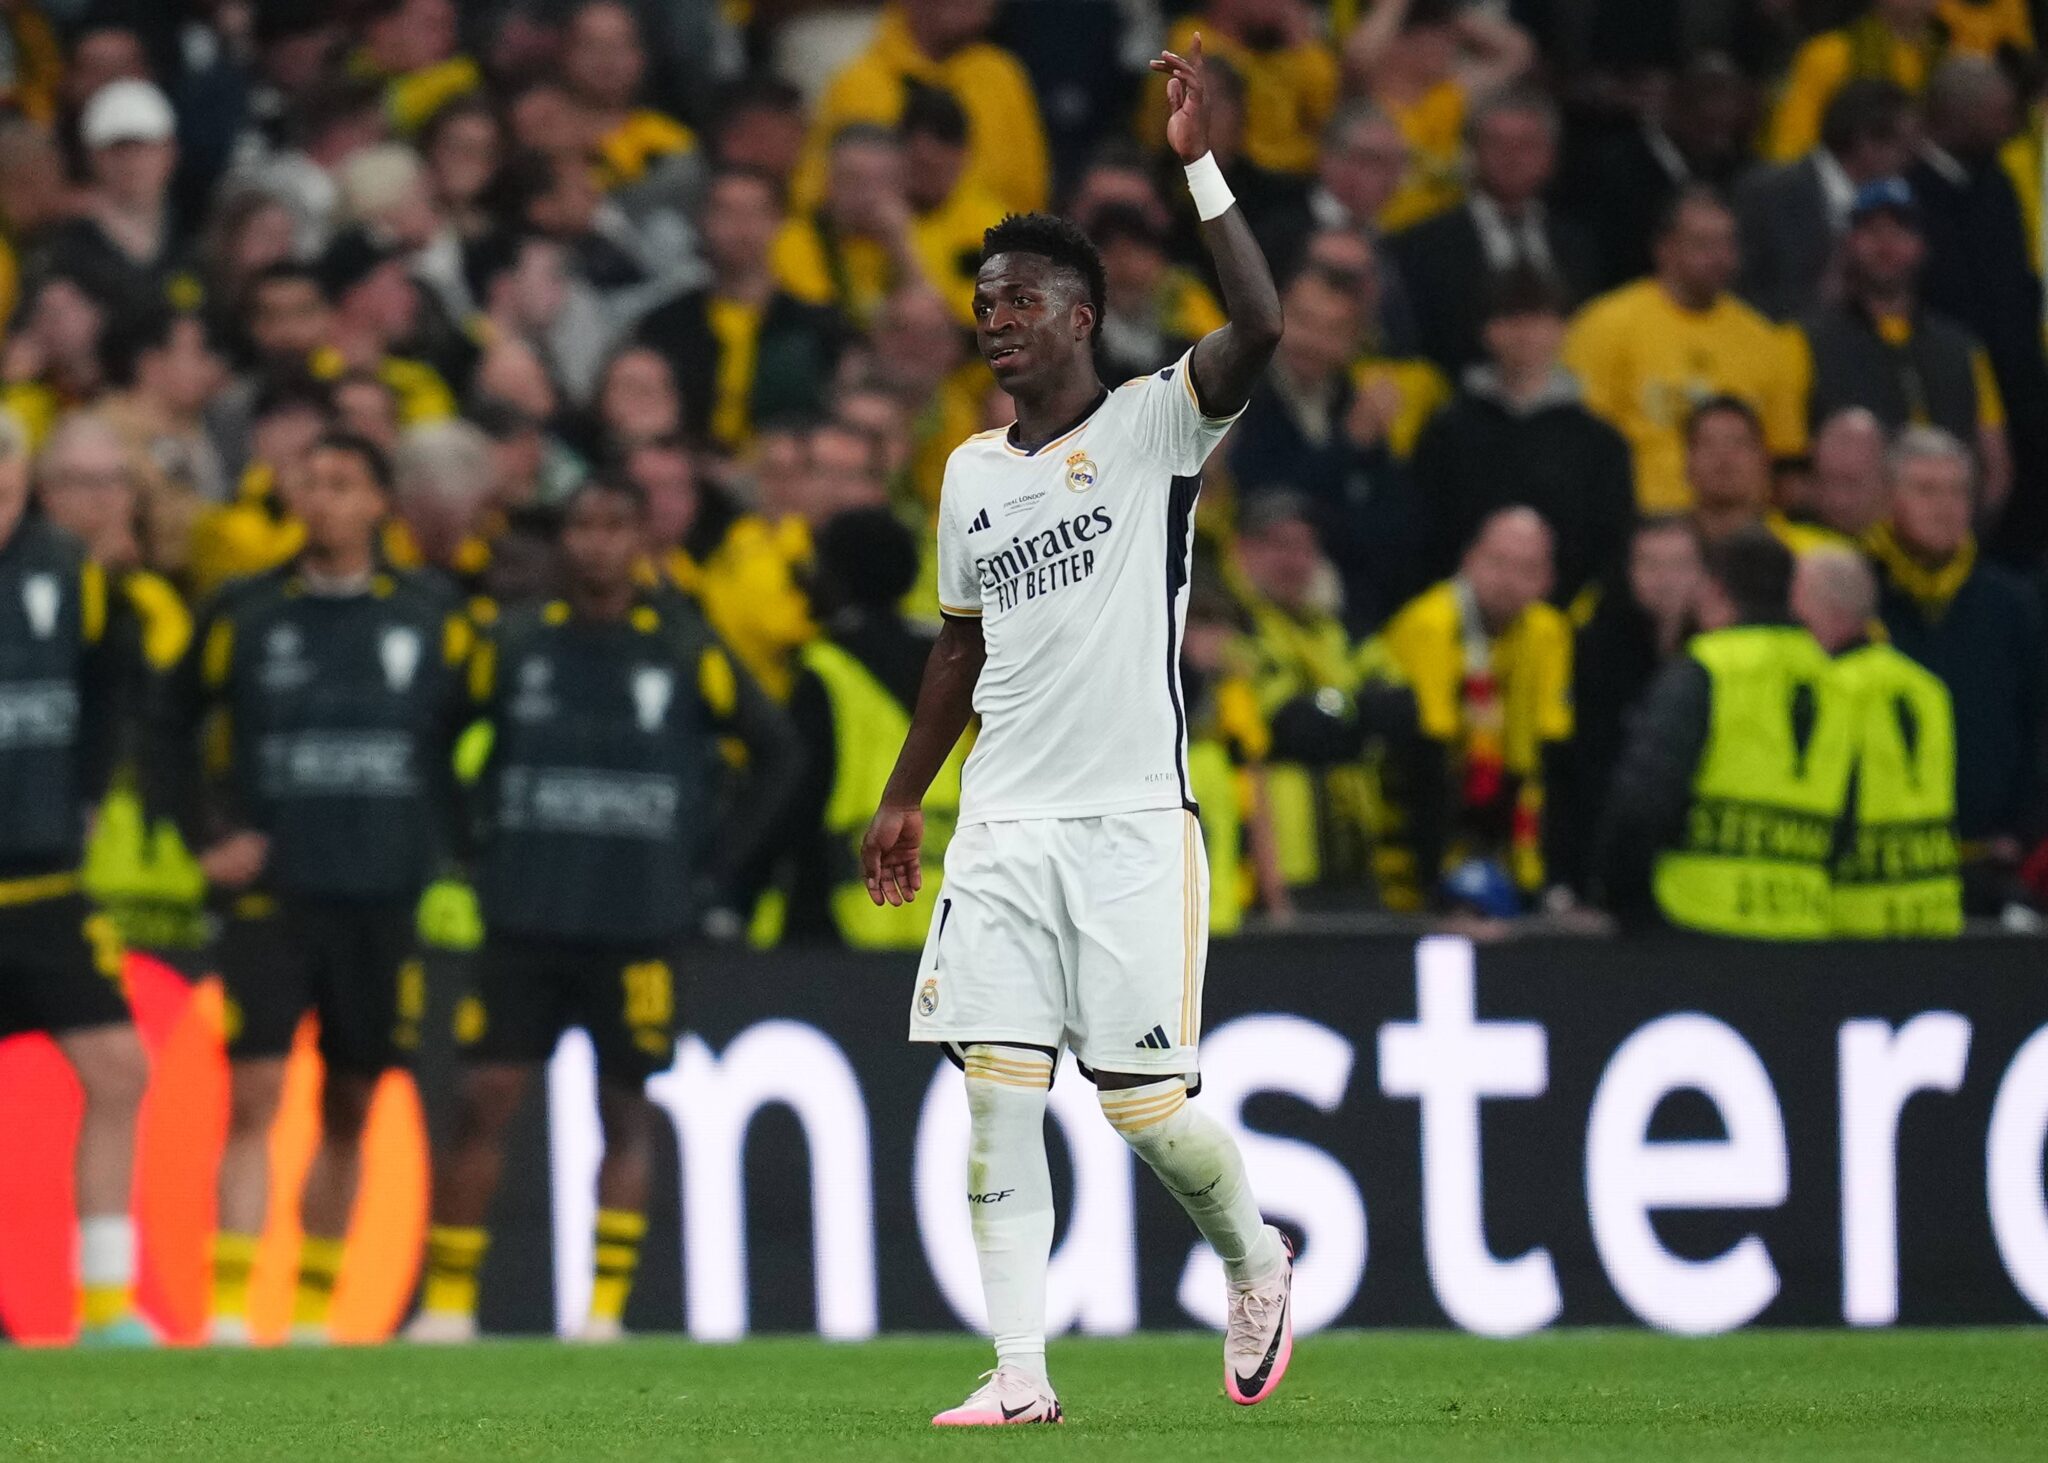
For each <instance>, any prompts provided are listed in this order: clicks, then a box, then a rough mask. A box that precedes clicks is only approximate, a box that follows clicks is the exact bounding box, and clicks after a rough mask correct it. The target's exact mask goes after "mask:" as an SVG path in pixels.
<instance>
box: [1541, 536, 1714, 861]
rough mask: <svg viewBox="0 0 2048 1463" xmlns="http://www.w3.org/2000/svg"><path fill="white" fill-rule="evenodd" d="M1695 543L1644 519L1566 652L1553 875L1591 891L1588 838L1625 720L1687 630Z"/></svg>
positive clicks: (1602, 810)
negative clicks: (1564, 793) (1562, 779)
mask: <svg viewBox="0 0 2048 1463" xmlns="http://www.w3.org/2000/svg"><path fill="white" fill-rule="evenodd" d="M1702 573H1703V571H1702V568H1701V561H1700V538H1699V534H1698V533H1697V532H1696V531H1695V530H1694V529H1693V526H1692V525H1691V524H1690V523H1689V522H1687V521H1686V520H1685V519H1683V518H1650V519H1645V520H1644V521H1643V522H1641V523H1639V524H1637V525H1636V528H1635V531H1634V533H1633V534H1632V535H1631V536H1630V538H1629V545H1628V566H1627V568H1626V570H1625V571H1624V573H1623V574H1622V575H1620V576H1619V577H1618V578H1616V579H1614V580H1611V581H1609V582H1608V583H1607V584H1606V585H1605V587H1604V588H1603V590H1602V592H1601V594H1600V598H1599V602H1598V604H1596V605H1595V606H1594V608H1593V613H1592V615H1591V616H1590V617H1589V618H1588V619H1587V620H1586V622H1585V624H1583V625H1582V626H1580V627H1579V631H1578V634H1577V637H1576V639H1575V640H1574V642H1573V647H1572V744H1571V751H1570V762H1571V767H1572V773H1571V787H1572V791H1573V806H1572V816H1571V817H1570V818H1569V819H1566V820H1564V821H1563V822H1561V823H1560V824H1559V825H1558V829H1557V831H1558V835H1559V837H1558V840H1557V843H1556V844H1555V845H1554V847H1555V848H1556V850H1557V854H1558V861H1559V868H1558V869H1557V870H1556V872H1555V873H1554V875H1553V877H1554V878H1557V879H1558V880H1560V881H1561V882H1563V883H1565V884H1568V885H1569V886H1570V887H1571V888H1572V889H1573V890H1574V891H1575V892H1577V893H1578V894H1579V895H1581V896H1590V894H1591V893H1592V874H1593V869H1592V853H1593V847H1592V845H1593V834H1594V831H1595V830H1596V829H1598V828H1599V827H1600V824H1601V821H1602V819H1603V818H1604V817H1605V814H1606V808H1607V784H1608V780H1609V779H1610V778H1611V777H1612V776H1613V774H1614V769H1615V768H1616V767H1617V766H1619V765H1620V763H1621V754H1622V750H1623V748H1624V746H1625V745H1626V743H1627V732H1628V721H1629V717H1630V715H1631V714H1632V713H1633V712H1634V710H1635V708H1636V707H1637V705H1638V704H1639V703H1640V702H1641V701H1642V699H1643V695H1644V693H1645V692H1646V691H1648V690H1649V687H1650V683H1651V682H1652V681H1653V680H1654V679H1656V676H1657V673H1658V672H1659V671H1660V670H1662V669H1663V668H1664V666H1665V665H1667V664H1669V663H1670V661H1671V660H1672V658H1673V657H1675V656H1677V655H1678V654H1679V653H1680V652H1682V651H1683V650H1684V649H1685V642H1686V640H1687V639H1688V637H1690V636H1691V635H1692V633H1693V630H1694V628H1695V626H1694V612H1695V610H1696V608H1697V606H1698V602H1699V594H1700V585H1701V579H1702Z"/></svg>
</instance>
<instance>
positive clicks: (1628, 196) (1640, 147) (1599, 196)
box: [1567, 0, 1756, 287]
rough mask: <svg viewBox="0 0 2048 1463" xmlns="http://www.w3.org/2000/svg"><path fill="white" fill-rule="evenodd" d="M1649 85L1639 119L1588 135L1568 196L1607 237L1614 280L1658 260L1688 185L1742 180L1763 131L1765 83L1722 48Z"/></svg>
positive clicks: (1602, 245) (1637, 109)
mask: <svg viewBox="0 0 2048 1463" xmlns="http://www.w3.org/2000/svg"><path fill="white" fill-rule="evenodd" d="M1621 3H1623V4H1625V3H1626V0H1621ZM1628 8H1630V9H1634V8H1636V7H1634V6H1629V7H1628ZM1641 90H1642V92H1643V93H1644V94H1643V95H1642V96H1641V97H1640V99H1639V100H1638V101H1637V103H1636V105H1635V106H1634V107H1632V108H1631V112H1632V113H1633V114H1634V115H1632V116H1631V125H1628V126H1625V127H1623V128H1622V129H1621V130H1620V131H1619V132H1617V133H1615V134H1614V135H1612V136H1609V137H1605V138H1601V139H1599V140H1597V141H1596V140H1594V139H1590V138H1589V139H1585V140H1584V142H1583V144H1582V146H1581V148H1580V159H1579V162H1578V165H1577V167H1576V168H1575V170H1574V173H1573V177H1572V178H1571V180H1570V183H1571V186H1570V189H1569V198H1568V202H1569V203H1570V204H1571V205H1572V206H1574V207H1576V208H1577V209H1578V210H1579V214H1580V217H1581V218H1582V219H1583V220H1584V221H1585V222H1586V224H1587V225H1588V226H1589V227H1591V228H1592V229H1593V231H1594V233H1595V236H1596V237H1597V239H1598V242H1599V255H1600V262H1601V264H1602V266H1603V268H1604V275H1603V283H1605V284H1606V285H1607V286H1609V287H1612V286H1615V285H1621V284H1626V283H1628V282H1629V281H1630V280H1633V279H1639V278H1641V277H1642V276H1643V275H1645V274H1648V273H1649V272H1650V271H1651V270H1652V269H1653V268H1654V267H1655V258H1654V247H1655V243H1656V236H1657V229H1658V226H1659V225H1660V224H1661V223H1662V221H1663V219H1664V216H1665V215H1666V214H1667V213H1668V212H1670V209H1671V204H1672V202H1673V200H1675V199H1676V198H1677V197H1678V195H1679V194H1680V193H1681V192H1683V191H1684V190H1685V189H1686V188H1689V187H1691V186H1693V185H1694V184H1700V183H1704V184H1707V185H1709V186H1711V187H1713V188H1715V189H1717V190H1720V191H1722V192H1726V191H1727V190H1728V189H1730V188H1731V187H1733V186H1734V184H1735V181H1736V179H1737V178H1738V177H1739V176H1740V175H1741V174H1742V173H1743V171H1744V170H1745V169H1746V168H1747V167H1748V166H1749V162H1750V138H1751V135H1752V134H1753V133H1754V132H1755V130H1756V129H1755V122H1756V86H1755V84H1754V83H1752V82H1751V81H1750V79H1749V78H1748V77H1747V76H1745V75H1743V74H1742V72H1740V71H1739V70H1737V69H1736V67H1735V63H1734V62H1732V61H1730V60H1729V59H1728V57H1727V56H1726V55H1724V54H1721V53H1720V52H1716V51H1707V52H1703V53H1700V54H1696V55H1693V56H1692V57H1691V58H1690V59H1689V60H1688V61H1687V62H1686V64H1685V66H1684V68H1683V69H1682V70H1681V71H1679V73H1678V75H1677V77H1676V78H1674V79H1673V80H1672V81H1671V82H1670V84H1669V86H1668V88H1667V87H1664V86H1646V87H1643V88H1642V89H1641ZM1571 160H1572V159H1571V157H1570V154H1569V151H1568V153H1567V161H1568V162H1570V161H1571Z"/></svg>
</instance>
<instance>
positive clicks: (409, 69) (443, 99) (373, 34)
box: [349, 0, 483, 136]
mask: <svg viewBox="0 0 2048 1463" xmlns="http://www.w3.org/2000/svg"><path fill="white" fill-rule="evenodd" d="M362 38H363V44H362V47H361V49H359V50H358V51H357V52H356V53H355V54H354V55H353V56H351V57H350V58H349V68H350V70H351V71H352V72H354V73H355V74H356V75H358V76H363V77H367V78H369V79H371V80H374V81H377V82H378V83H380V84H381V85H382V86H383V88H384V111H385V114H386V115H387V116H389V117H390V119H391V125H392V126H393V127H394V128H395V129H396V130H397V131H398V132H400V133H402V134H405V135H408V136H409V135H411V134H412V133H415V132H417V131H419V130H420V128H422V127H424V126H425V125H426V124H427V123H428V121H430V120H431V119H432V118H433V115H434V113H436V112H438V111H439V110H440V109H441V108H442V107H444V106H446V105H448V103H450V102H452V101H454V100H455V99H456V98H458V97H462V96H466V95H468V94H469V93H470V92H473V91H475V90H476V89H477V88H478V87H479V86H481V85H482V84H483V73H482V71H481V70H479V69H478V67H477V64H476V62H475V61H474V60H472V59H471V58H470V57H468V56H466V55H463V54H462V52H461V49H460V47H461V39H460V37H459V36H458V35H457V33H456V11H455V3H454V0H367V4H366V5H365V6H364V16H363V22H362Z"/></svg>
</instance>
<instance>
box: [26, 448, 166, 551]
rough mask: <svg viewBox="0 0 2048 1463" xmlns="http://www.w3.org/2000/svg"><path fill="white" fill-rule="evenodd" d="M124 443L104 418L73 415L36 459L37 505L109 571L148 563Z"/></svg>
mask: <svg viewBox="0 0 2048 1463" xmlns="http://www.w3.org/2000/svg"><path fill="white" fill-rule="evenodd" d="M137 488H138V484H137V481H136V476H135V470H134V464H133V462H132V460H131V459H130V457H129V452H128V444H127V443H126V442H124V441H123V440H122V439H121V434H120V433H119V432H117V431H115V430H114V427H113V425H112V424H111V423H110V422H108V421H107V420H106V419H105V418H103V417H98V416H94V415H92V414H91V413H89V412H76V413H73V414H72V415H70V416H68V417H66V418H65V419H64V420H63V421H62V422H60V423H58V425H57V429H56V430H55V431H54V432H52V433H51V434H50V440H49V441H48V442H46V443H45V444H44V445H43V450H42V453H41V455H40V456H38V457H37V458H36V501H37V503H38V504H39V505H40V506H41V508H42V510H43V516H44V517H46V518H47V519H48V520H49V521H50V523H51V524H52V525H53V526H55V527H57V528H60V529H62V530H63V531H64V532H66V533H68V534H70V535H71V536H72V537H73V538H74V539H76V540H78V542H79V543H80V544H81V545H83V546H84V549H85V552H86V553H87V554H88V555H89V556H90V557H91V558H93V559H94V560H96V561H97V562H99V563H101V564H104V565H105V566H107V567H108V568H109V569H116V570H121V569H135V568H140V567H141V566H142V565H144V564H145V563H146V562H147V561H148V550H149V546H150V545H149V540H148V537H147V527H146V524H145V520H144V514H145V512H146V509H145V506H144V504H143V502H142V499H141V494H140V493H139V492H138V491H137Z"/></svg>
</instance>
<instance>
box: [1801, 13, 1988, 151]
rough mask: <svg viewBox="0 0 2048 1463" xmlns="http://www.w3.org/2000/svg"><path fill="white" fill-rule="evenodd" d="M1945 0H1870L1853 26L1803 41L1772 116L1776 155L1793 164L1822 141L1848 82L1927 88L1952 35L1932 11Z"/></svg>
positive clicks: (1915, 93) (1917, 90)
mask: <svg viewBox="0 0 2048 1463" xmlns="http://www.w3.org/2000/svg"><path fill="white" fill-rule="evenodd" d="M1939 4H1940V0H1872V3H1871V4H1870V6H1869V7H1868V8H1867V10H1866V11H1865V12H1864V13H1863V14H1862V15H1860V16H1858V17H1857V18H1856V19H1855V20H1853V21H1852V22H1850V23H1849V24H1848V25H1847V26H1845V27H1843V28H1842V29H1840V30H1831V31H1827V32H1824V33H1823V34H1821V35H1818V36H1815V37H1814V38H1813V39H1812V40H1810V41H1808V42H1807V43H1806V44H1805V45H1804V46H1802V47H1800V49H1799V54H1798V55H1797V56H1796V57H1794V58H1793V62H1792V73H1791V75H1790V76H1788V77H1787V78H1786V80H1785V90H1784V93H1783V95H1782V96H1780V97H1779V99H1778V110H1777V112H1776V113H1775V114H1774V115H1773V116H1772V118H1771V125H1770V131H1769V134H1768V139H1767V141H1766V143H1765V152H1766V154H1767V155H1768V156H1769V158H1770V159H1771V161H1773V162H1780V163H1789V162H1792V161H1794V160H1795V159H1798V158H1802V157H1804V156H1806V154H1807V153H1808V152H1810V151H1812V150H1813V148H1814V146H1815V145H1816V144H1817V143H1819V142H1820V141H1821V140H1822V128H1823V125H1824V124H1823V118H1824V117H1825V115H1826V111H1827V106H1828V103H1829V102H1831V101H1832V100H1834V98H1835V95H1836V93H1837V92H1839V91H1840V90H1841V88H1842V86H1843V85H1844V83H1846V82H1848V81H1851V80H1856V79H1864V80H1879V81H1889V82H1892V83H1894V84H1895V85H1897V86H1898V87H1900V88H1901V89H1902V90H1904V91H1905V92H1907V93H1908V94H1910V95H1912V96H1918V95H1919V94H1920V93H1921V92H1922V91H1924V90H1925V89H1926V87H1927V81H1928V75H1929V73H1930V72H1931V71H1932V70H1933V68H1934V64H1935V62H1936V61H1937V60H1939V59H1940V57H1941V55H1942V54H1943V52H1944V50H1945V49H1946V47H1947V44H1948V42H1949V37H1948V36H1947V35H1946V33H1945V27H1942V26H1939V25H1937V23H1936V21H1935V18H1934V13H1935V11H1936V10H1937V9H1938V8H1939Z"/></svg>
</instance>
